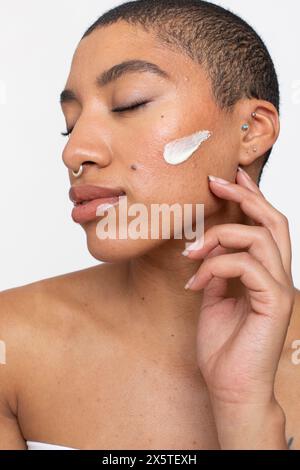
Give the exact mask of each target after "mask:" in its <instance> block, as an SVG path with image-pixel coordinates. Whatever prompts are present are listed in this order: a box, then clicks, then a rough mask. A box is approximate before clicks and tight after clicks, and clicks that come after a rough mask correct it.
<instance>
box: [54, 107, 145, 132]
mask: <svg viewBox="0 0 300 470" xmlns="http://www.w3.org/2000/svg"><path fill="white" fill-rule="evenodd" d="M148 103H149V101H141V102H137V103H133V104H132V105H131V106H128V107H126V108H115V109H113V110H112V112H113V113H123V112H125V111H133V110H134V109H137V108H142V107H143V106H145V105H146V104H148ZM72 130H73V128H72V129H70V130H67V131H66V132H61V135H62V136H64V137H67V136H68V135H70V134H71V132H72Z"/></svg>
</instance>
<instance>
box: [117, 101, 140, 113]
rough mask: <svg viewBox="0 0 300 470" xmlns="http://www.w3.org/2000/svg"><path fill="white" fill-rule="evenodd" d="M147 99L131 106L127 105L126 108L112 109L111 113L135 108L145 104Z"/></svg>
mask: <svg viewBox="0 0 300 470" xmlns="http://www.w3.org/2000/svg"><path fill="white" fill-rule="evenodd" d="M147 103H149V101H141V102H137V103H133V104H132V105H131V106H128V107H127V108H115V109H113V110H112V112H113V113H123V112H125V111H132V110H134V109H136V108H142V107H143V106H145V105H146V104H147Z"/></svg>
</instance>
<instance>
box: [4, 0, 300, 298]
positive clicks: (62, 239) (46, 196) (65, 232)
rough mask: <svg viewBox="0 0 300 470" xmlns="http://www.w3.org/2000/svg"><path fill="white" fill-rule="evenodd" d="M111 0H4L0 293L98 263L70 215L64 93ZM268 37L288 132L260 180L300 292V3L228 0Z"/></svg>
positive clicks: (227, 4)
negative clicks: (75, 60) (283, 222)
mask: <svg viewBox="0 0 300 470" xmlns="http://www.w3.org/2000/svg"><path fill="white" fill-rule="evenodd" d="M121 3H123V2H122V1H112V0H107V1H105V0H101V1H99V0H89V1H88V2H86V1H84V0H59V1H58V0H55V1H51V2H50V1H48V2H47V1H42V2H41V1H40V0H26V1H23V0H9V1H8V0H0V137H1V150H0V164H1V165H0V209H1V218H0V223H1V243H0V263H1V267H0V290H4V289H7V288H10V287H15V286H19V285H24V284H28V283H30V282H33V281H36V280H39V279H43V278H47V277H52V276H55V275H58V274H62V273H66V272H71V271H75V270H79V269H83V268H85V267H88V266H92V265H95V264H98V263H99V262H98V261H97V260H95V259H94V258H93V257H92V256H91V255H90V254H89V252H88V250H87V247H86V239H85V234H84V231H83V229H82V228H81V227H80V226H79V225H77V224H75V223H74V222H73V221H72V219H71V217H70V213H71V208H72V204H71V202H70V201H69V199H68V189H69V180H68V174H67V169H66V167H65V166H64V165H63V162H62V158H61V154H62V150H63V146H64V144H65V142H66V141H65V138H64V137H62V136H61V135H60V132H61V131H64V130H65V122H64V118H63V115H62V112H61V110H60V105H59V93H60V91H61V90H62V89H63V87H64V85H65V82H66V79H67V75H68V72H69V67H70V62H71V58H72V55H73V53H74V50H75V48H76V46H77V44H78V41H79V39H80V37H81V36H82V34H83V33H84V31H85V30H86V29H87V27H88V26H89V25H90V24H91V23H92V22H93V21H94V20H95V19H96V18H98V16H100V15H101V14H102V13H103V12H104V11H106V10H108V9H110V8H112V7H113V6H116V5H119V4H121ZM216 3H218V4H219V5H222V6H224V7H227V8H230V9H231V10H232V11H233V12H236V13H238V14H239V15H240V16H242V17H243V18H244V19H245V20H246V21H248V22H249V23H250V24H251V25H252V26H253V27H254V28H255V29H256V31H257V32H258V33H259V34H260V35H261V37H262V38H263V40H264V41H265V43H266V45H267V47H268V48H269V51H270V53H271V56H272V58H273V60H274V62H275V66H276V69H277V72H278V74H279V80H280V87H281V99H282V101H281V103H282V107H281V135H280V138H279V140H278V142H277V144H276V146H275V149H274V151H273V153H272V155H271V159H270V161H269V164H268V166H267V167H266V168H265V173H264V176H263V180H262V183H261V189H262V191H263V192H264V194H265V196H266V197H267V199H268V200H269V201H270V202H271V203H272V204H273V205H274V206H275V207H276V208H277V209H279V210H280V211H281V212H283V213H285V214H286V216H287V217H288V219H289V222H290V229H291V237H292V244H293V275H294V283H295V285H296V286H297V287H298V288H300V247H299V240H300V223H299V218H300V214H299V209H298V200H299V194H300V182H299V173H300V172H299V170H300V164H299V159H300V155H299V149H298V145H299V133H300V129H299V118H298V115H299V112H300V62H299V59H298V55H299V44H300V28H299V19H300V6H299V5H300V3H299V2H298V1H295V0H286V1H285V2H282V1H281V0H280V1H279V0H263V1H261V0H251V1H249V2H247V1H243V2H241V1H240V0H223V1H219V2H216Z"/></svg>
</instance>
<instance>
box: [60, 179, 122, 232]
mask: <svg viewBox="0 0 300 470" xmlns="http://www.w3.org/2000/svg"><path fill="white" fill-rule="evenodd" d="M124 195H125V191H124V190H123V189H121V188H108V187H102V186H94V185H78V186H72V187H71V188H70V191H69V198H70V200H71V201H72V202H73V203H74V208H73V210H72V214H71V215H72V219H73V220H74V222H77V223H86V222H90V221H92V220H94V219H95V218H96V217H97V214H96V212H97V208H98V207H99V206H100V205H102V204H109V205H116V204H118V202H119V198H120V197H121V196H124Z"/></svg>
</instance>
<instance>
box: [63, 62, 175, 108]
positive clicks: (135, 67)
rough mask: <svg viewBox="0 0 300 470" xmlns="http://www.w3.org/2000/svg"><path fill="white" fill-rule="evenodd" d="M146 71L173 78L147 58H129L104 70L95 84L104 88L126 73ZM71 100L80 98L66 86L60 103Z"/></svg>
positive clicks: (169, 78) (167, 78)
mask: <svg viewBox="0 0 300 470" xmlns="http://www.w3.org/2000/svg"><path fill="white" fill-rule="evenodd" d="M145 72H150V73H153V74H155V75H158V76H159V77H162V78H164V79H165V80H171V77H170V75H169V74H168V73H167V72H166V71H165V70H163V69H161V68H160V67H159V66H158V65H156V64H154V63H152V62H147V61H145V60H127V61H124V62H121V63H120V64H116V65H114V66H113V67H111V68H110V69H108V70H104V72H102V73H101V74H100V75H99V76H97V77H96V80H95V85H96V87H97V88H103V87H104V86H106V85H108V84H109V83H111V82H114V81H115V80H117V79H118V78H120V77H121V76H123V75H125V74H128V73H145ZM71 101H78V99H77V97H76V94H75V92H74V91H73V90H71V89H68V88H66V89H65V90H63V91H62V92H61V94H60V104H62V103H68V102H71Z"/></svg>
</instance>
